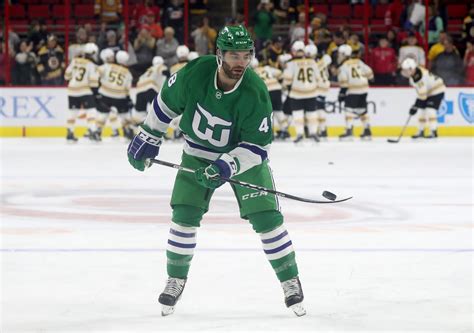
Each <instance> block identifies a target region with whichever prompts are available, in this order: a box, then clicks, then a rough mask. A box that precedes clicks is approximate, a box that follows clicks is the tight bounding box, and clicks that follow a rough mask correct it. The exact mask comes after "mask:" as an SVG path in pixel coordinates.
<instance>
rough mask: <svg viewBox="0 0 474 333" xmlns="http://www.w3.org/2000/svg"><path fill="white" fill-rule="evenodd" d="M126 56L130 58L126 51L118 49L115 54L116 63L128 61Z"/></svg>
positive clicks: (123, 63)
mask: <svg viewBox="0 0 474 333" xmlns="http://www.w3.org/2000/svg"><path fill="white" fill-rule="evenodd" d="M128 58H130V56H129V55H128V52H127V51H122V50H120V51H118V52H117V54H116V55H115V60H117V64H120V65H126V64H127V62H128Z"/></svg>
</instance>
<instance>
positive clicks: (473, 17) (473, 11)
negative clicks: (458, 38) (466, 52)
mask: <svg viewBox="0 0 474 333" xmlns="http://www.w3.org/2000/svg"><path fill="white" fill-rule="evenodd" d="M462 38H463V40H464V41H466V42H467V41H471V40H474V4H472V3H471V6H470V8H469V14H468V15H467V16H466V17H465V18H464V22H463V26H462Z"/></svg>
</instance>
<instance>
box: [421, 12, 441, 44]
mask: <svg viewBox="0 0 474 333" xmlns="http://www.w3.org/2000/svg"><path fill="white" fill-rule="evenodd" d="M428 9H429V21H428V45H429V46H430V47H431V46H432V45H434V44H435V43H437V42H438V41H439V35H440V33H441V32H442V31H444V24H443V20H442V19H441V17H440V16H439V14H438V11H437V10H436V8H435V7H434V6H429V7H428ZM420 34H421V35H422V36H424V35H425V20H423V21H422V23H421V25H420Z"/></svg>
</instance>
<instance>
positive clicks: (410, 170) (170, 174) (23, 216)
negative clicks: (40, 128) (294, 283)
mask: <svg viewBox="0 0 474 333" xmlns="http://www.w3.org/2000/svg"><path fill="white" fill-rule="evenodd" d="M473 143H474V142H473V140H472V139H467V138H466V139H448V138H441V139H438V140H437V141H435V142H431V141H430V142H426V141H423V142H412V141H410V140H409V139H406V138H404V139H403V140H402V141H401V142H400V143H399V144H389V143H387V142H386V141H385V139H378V140H374V141H372V142H359V141H354V142H345V143H341V142H336V141H330V142H327V143H320V144H318V145H316V144H312V143H304V144H302V145H300V146H294V145H293V144H292V143H275V144H274V145H273V147H272V150H271V152H270V160H271V165H272V168H273V170H274V176H275V181H276V184H277V189H278V190H280V191H283V192H288V193H291V194H295V195H299V196H306V197H310V198H320V195H321V192H322V191H323V190H329V191H332V192H334V193H336V194H338V195H339V196H340V197H343V196H348V195H353V196H354V199H352V200H351V201H349V202H346V203H341V204H334V205H317V204H305V203H300V202H296V201H292V200H285V199H282V200H281V205H282V211H283V213H284V215H285V218H286V226H287V228H288V231H289V233H290V235H291V237H292V240H293V244H294V246H295V249H296V255H297V261H298V264H299V269H300V277H301V281H302V284H303V290H304V292H305V306H306V309H307V312H308V314H307V315H306V316H305V317H301V318H297V317H295V316H294V315H293V314H292V313H291V312H290V310H288V309H287V308H286V307H285V306H284V303H283V292H282V290H281V287H280V285H279V282H278V280H277V279H276V277H275V275H274V273H273V270H272V269H271V267H270V265H269V264H268V262H267V261H266V258H265V256H264V254H263V251H262V249H261V242H260V240H259V237H258V235H256V234H255V233H254V232H253V231H252V229H251V226H250V225H249V224H248V223H247V222H246V221H244V220H240V219H239V216H238V207H237V204H236V202H235V200H234V198H233V193H232V191H231V189H230V187H229V186H227V185H226V186H224V187H222V188H220V189H219V190H218V191H217V192H216V194H215V196H214V200H213V201H212V204H211V209H210V212H209V213H208V214H207V215H206V216H205V218H204V220H203V222H202V227H201V228H200V230H199V232H198V245H197V250H196V254H195V257H194V260H193V264H192V267H191V271H190V275H189V279H188V283H187V285H186V289H185V291H184V294H183V298H182V299H181V301H180V302H179V303H178V306H177V309H176V312H175V314H174V315H173V316H170V317H164V318H163V317H161V316H160V309H161V308H160V306H159V304H158V302H157V298H158V295H159V293H160V292H161V291H162V289H163V287H164V282H165V279H166V258H165V252H164V249H165V246H166V242H167V236H168V229H169V226H168V223H169V220H170V215H171V209H170V207H169V204H168V202H169V198H170V195H171V190H172V186H173V180H174V175H175V174H176V171H175V170H173V169H169V168H166V167H162V166H153V167H152V168H151V169H149V170H147V171H146V172H145V173H140V172H138V171H136V170H134V169H133V168H132V167H131V166H130V165H129V164H128V161H127V158H126V144H125V143H123V142H112V141H106V142H103V143H102V144H100V145H94V144H91V143H88V142H85V141H84V142H79V144H76V145H67V144H66V143H65V142H64V140H62V139H3V140H1V141H0V144H1V195H2V203H1V252H0V255H1V286H2V287H1V318H0V320H1V325H0V327H1V332H2V333H3V332H5V333H6V332H8V333H9V332H165V331H173V332H176V331H198V330H205V331H289V332H295V331H313V332H324V331H331V332H338V331H352V332H355V331H370V332H389V331H398V332H400V331H402V332H412V331H424V332H473V227H474V225H473V147H474V144H473ZM180 154H181V144H178V143H169V142H165V143H164V145H163V147H162V149H161V152H160V156H159V158H161V159H163V160H167V161H171V162H179V160H180Z"/></svg>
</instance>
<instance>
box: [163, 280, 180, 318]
mask: <svg viewBox="0 0 474 333" xmlns="http://www.w3.org/2000/svg"><path fill="white" fill-rule="evenodd" d="M185 285H186V279H178V278H172V277H169V278H168V280H167V281H166V286H165V290H164V291H163V292H162V293H161V294H160V297H159V298H158V302H160V303H161V304H162V305H163V307H162V309H161V315H162V316H169V315H171V314H173V313H174V307H175V305H176V303H177V302H178V300H179V298H180V297H181V294H182V293H183V290H184V286H185Z"/></svg>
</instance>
